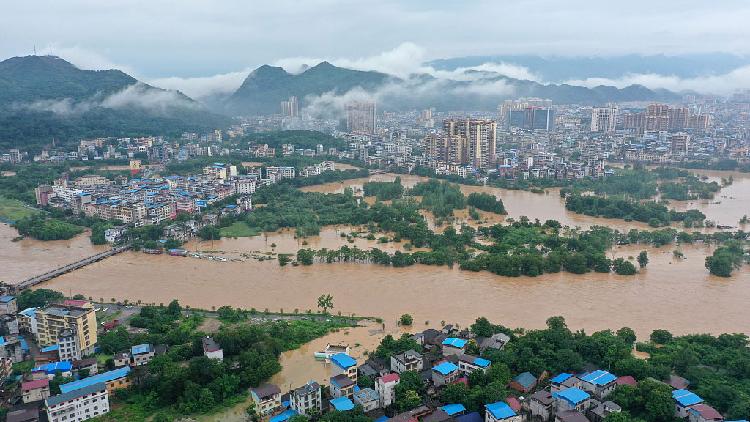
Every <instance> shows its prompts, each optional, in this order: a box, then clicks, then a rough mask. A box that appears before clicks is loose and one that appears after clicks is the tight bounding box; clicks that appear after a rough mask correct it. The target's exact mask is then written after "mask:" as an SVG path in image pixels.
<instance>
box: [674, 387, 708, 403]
mask: <svg viewBox="0 0 750 422" xmlns="http://www.w3.org/2000/svg"><path fill="white" fill-rule="evenodd" d="M672 398H673V399H675V401H677V403H679V404H680V406H692V405H694V404H698V403H701V402H703V399H702V398H700V396H698V395H697V394H695V393H693V392H692V391H688V390H674V391H672Z"/></svg>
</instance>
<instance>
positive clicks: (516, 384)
mask: <svg viewBox="0 0 750 422" xmlns="http://www.w3.org/2000/svg"><path fill="white" fill-rule="evenodd" d="M536 383H537V379H536V377H535V376H534V374H532V373H531V372H524V373H521V374H518V375H516V376H515V377H513V379H512V380H511V381H510V388H512V389H514V390H516V391H518V392H520V393H528V392H530V391H531V390H533V389H534V387H536Z"/></svg>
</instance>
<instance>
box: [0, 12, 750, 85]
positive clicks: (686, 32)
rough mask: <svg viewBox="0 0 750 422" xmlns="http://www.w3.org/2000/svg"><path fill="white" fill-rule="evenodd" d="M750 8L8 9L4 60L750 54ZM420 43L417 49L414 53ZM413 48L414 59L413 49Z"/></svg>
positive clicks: (131, 64)
mask: <svg viewBox="0 0 750 422" xmlns="http://www.w3.org/2000/svg"><path fill="white" fill-rule="evenodd" d="M748 22H750V1H747V0H713V1H712V0H626V1H598V2H595V1H590V0H586V1H582V0H581V1H579V0H565V1H562V0H495V1H479V0H453V1H441V0H431V1H421V0H402V1H392V0H373V1H367V2H364V1H345V0H299V1H294V0H273V1H263V2H261V1H254V0H174V1H163V0H111V1H110V0H106V1H102V0H18V1H15V0H9V1H3V2H2V5H0V57H2V58H3V59H4V58H7V57H11V56H16V55H28V54H30V53H31V52H32V48H33V46H34V45H36V48H37V50H38V51H41V52H45V53H58V54H59V55H61V56H63V57H65V56H68V58H70V59H72V61H74V62H75V63H76V64H78V65H79V66H84V67H91V68H101V67H108V66H109V67H114V66H116V67H120V68H124V69H125V70H127V71H130V72H131V73H134V74H136V75H138V76H140V77H144V78H151V79H154V78H164V77H167V76H179V77H194V76H208V75H214V74H217V73H227V72H237V71H241V70H243V69H247V68H252V67H254V66H257V65H259V64H263V63H279V62H280V61H282V60H285V59H286V60H289V59H290V58H295V57H311V58H339V59H347V60H353V61H356V60H358V59H362V58H367V57H371V56H377V55H379V54H381V53H382V52H384V51H389V50H392V49H394V48H396V47H398V46H400V45H402V44H403V43H405V42H408V43H413V45H414V46H418V52H417V53H416V54H419V55H420V59H422V58H423V59H433V58H444V57H453V56H466V55H484V54H505V53H522V54H559V55H613V54H621V53H646V54H651V53H666V54H678V53H689V52H715V51H721V52H730V53H738V54H750V41H748V40H750V25H749V24H748ZM407 45H412V44H407ZM413 51H415V50H413Z"/></svg>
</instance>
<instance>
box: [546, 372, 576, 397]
mask: <svg viewBox="0 0 750 422" xmlns="http://www.w3.org/2000/svg"><path fill="white" fill-rule="evenodd" d="M549 381H550V392H552V393H554V392H556V391H560V390H565V389H566V388H573V387H577V388H581V380H580V379H579V378H578V377H577V376H575V375H573V374H568V373H565V372H563V373H561V374H557V375H555V376H554V377H552V378H551V379H550V380H549Z"/></svg>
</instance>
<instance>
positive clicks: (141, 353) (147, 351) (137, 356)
mask: <svg viewBox="0 0 750 422" xmlns="http://www.w3.org/2000/svg"><path fill="white" fill-rule="evenodd" d="M154 354H155V351H154V346H153V345H151V344H138V345H135V346H133V347H131V348H130V364H131V366H143V365H146V364H147V363H149V362H150V361H151V359H152V358H153V357H154Z"/></svg>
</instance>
